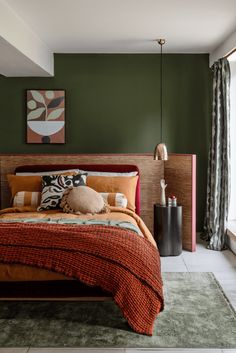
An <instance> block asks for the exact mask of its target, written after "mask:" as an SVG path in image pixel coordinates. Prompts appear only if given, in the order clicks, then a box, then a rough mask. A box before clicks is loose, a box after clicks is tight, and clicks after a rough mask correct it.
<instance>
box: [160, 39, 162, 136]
mask: <svg viewBox="0 0 236 353" xmlns="http://www.w3.org/2000/svg"><path fill="white" fill-rule="evenodd" d="M162 45H163V44H161V65H160V81H161V89H160V104H161V107H160V108H161V142H162Z"/></svg>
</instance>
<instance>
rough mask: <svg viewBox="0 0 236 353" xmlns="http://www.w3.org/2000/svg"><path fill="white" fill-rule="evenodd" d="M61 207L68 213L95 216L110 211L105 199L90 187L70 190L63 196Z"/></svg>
mask: <svg viewBox="0 0 236 353" xmlns="http://www.w3.org/2000/svg"><path fill="white" fill-rule="evenodd" d="M60 206H61V207H62V208H63V211H64V212H66V213H76V214H87V213H92V214H95V213H106V212H108V211H109V207H108V206H107V205H106V203H105V201H104V199H103V197H102V196H101V195H100V194H99V193H98V192H96V191H95V190H93V189H91V188H90V187H88V186H79V187H77V188H73V187H72V188H71V187H70V188H68V189H67V190H66V191H65V192H64V194H63V197H62V200H61V203H60Z"/></svg>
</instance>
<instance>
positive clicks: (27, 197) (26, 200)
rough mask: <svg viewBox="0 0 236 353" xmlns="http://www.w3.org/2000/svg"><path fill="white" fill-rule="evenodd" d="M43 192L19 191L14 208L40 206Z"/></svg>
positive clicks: (14, 200) (14, 201)
mask: <svg viewBox="0 0 236 353" xmlns="http://www.w3.org/2000/svg"><path fill="white" fill-rule="evenodd" d="M40 201H41V192H38V191H19V192H17V193H16V194H15V197H14V199H13V207H21V206H22V207H23V206H34V207H37V206H38V205H40Z"/></svg>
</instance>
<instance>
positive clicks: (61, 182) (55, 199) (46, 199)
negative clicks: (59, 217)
mask: <svg viewBox="0 0 236 353" xmlns="http://www.w3.org/2000/svg"><path fill="white" fill-rule="evenodd" d="M85 183H86V175H85V174H83V175H82V174H76V175H44V176H42V199H41V204H40V206H39V207H38V211H43V210H48V209H51V208H58V207H59V206H60V202H61V199H62V196H63V193H64V191H65V190H66V189H67V188H69V187H73V186H75V187H77V186H79V185H85Z"/></svg>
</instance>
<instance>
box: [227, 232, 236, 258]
mask: <svg viewBox="0 0 236 353" xmlns="http://www.w3.org/2000/svg"><path fill="white" fill-rule="evenodd" d="M226 234H227V235H226V243H227V246H228V247H229V248H230V250H231V251H232V252H233V253H234V254H235V255H236V234H235V233H234V232H232V231H231V230H230V229H227V233H226Z"/></svg>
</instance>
